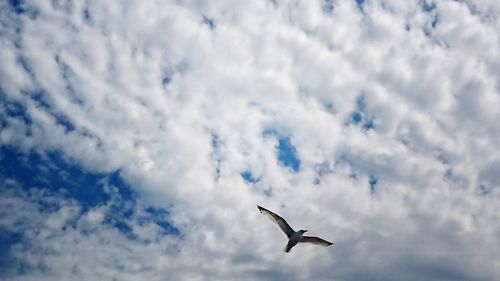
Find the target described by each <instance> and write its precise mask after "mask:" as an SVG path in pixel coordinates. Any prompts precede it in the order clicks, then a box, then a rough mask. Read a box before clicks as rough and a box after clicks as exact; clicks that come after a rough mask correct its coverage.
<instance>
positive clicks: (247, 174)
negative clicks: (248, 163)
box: [240, 171, 259, 184]
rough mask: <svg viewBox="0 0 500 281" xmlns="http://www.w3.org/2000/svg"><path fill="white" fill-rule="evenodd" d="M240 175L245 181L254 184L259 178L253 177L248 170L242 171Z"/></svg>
mask: <svg viewBox="0 0 500 281" xmlns="http://www.w3.org/2000/svg"><path fill="white" fill-rule="evenodd" d="M240 175H241V177H242V178H243V179H244V180H245V182H247V183H251V184H254V183H257V182H258V181H259V179H258V178H256V177H254V175H253V174H252V172H250V171H244V172H242V173H241V174H240Z"/></svg>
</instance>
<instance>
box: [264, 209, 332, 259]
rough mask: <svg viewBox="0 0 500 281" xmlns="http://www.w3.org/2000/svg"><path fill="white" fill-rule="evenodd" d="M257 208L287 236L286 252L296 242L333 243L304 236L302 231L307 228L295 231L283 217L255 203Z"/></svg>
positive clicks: (325, 244) (328, 244)
mask: <svg viewBox="0 0 500 281" xmlns="http://www.w3.org/2000/svg"><path fill="white" fill-rule="evenodd" d="M257 208H258V209H259V211H260V213H261V214H265V215H268V216H269V217H270V218H271V219H272V220H273V221H274V222H275V223H276V224H277V225H278V226H279V227H280V228H281V230H283V232H284V233H285V234H286V236H287V237H288V244H287V245H286V247H285V252H287V253H288V252H290V251H291V250H292V248H293V246H295V245H297V243H313V244H316V245H321V246H323V247H328V246H330V245H333V243H332V242H328V241H326V240H324V239H321V238H319V237H315V236H305V235H304V233H305V232H307V230H303V229H302V230H299V231H295V230H293V228H291V227H290V225H288V223H287V222H286V220H285V219H283V218H282V217H280V216H278V215H277V214H275V213H273V212H271V211H269V210H268V209H266V208H263V207H261V206H259V205H257Z"/></svg>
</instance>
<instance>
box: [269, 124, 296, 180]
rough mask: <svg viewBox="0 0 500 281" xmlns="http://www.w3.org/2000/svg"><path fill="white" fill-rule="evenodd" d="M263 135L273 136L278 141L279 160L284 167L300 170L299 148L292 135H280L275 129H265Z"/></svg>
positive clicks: (294, 170)
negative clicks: (293, 142)
mask: <svg viewBox="0 0 500 281" xmlns="http://www.w3.org/2000/svg"><path fill="white" fill-rule="evenodd" d="M263 136H264V137H272V138H275V139H276V140H277V141H278V143H277V145H276V149H277V150H278V151H277V153H278V155H277V157H278V162H279V163H280V164H281V165H283V166H284V167H288V168H290V169H291V170H292V171H293V172H295V173H297V172H299V170H300V159H299V157H298V156H297V149H296V148H295V146H294V145H293V144H292V142H291V140H290V137H289V136H282V135H280V134H279V133H278V131H277V130H275V129H267V130H265V131H264V133H263Z"/></svg>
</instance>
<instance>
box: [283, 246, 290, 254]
mask: <svg viewBox="0 0 500 281" xmlns="http://www.w3.org/2000/svg"><path fill="white" fill-rule="evenodd" d="M283 251H284V252H285V253H290V252H291V251H292V247H288V245H286V246H285V247H284V248H283Z"/></svg>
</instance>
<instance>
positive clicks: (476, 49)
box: [0, 0, 500, 280]
mask: <svg viewBox="0 0 500 281" xmlns="http://www.w3.org/2000/svg"><path fill="white" fill-rule="evenodd" d="M424 2H425V1H406V2H402V1H365V3H364V5H363V8H359V7H357V6H356V3H355V1H333V2H332V3H333V10H332V11H331V12H330V11H328V10H325V9H323V8H322V5H323V2H322V1H310V2H307V3H306V2H301V1H248V2H245V3H234V2H232V1H217V2H213V3H199V2H198V1H169V2H166V3H159V2H154V1H148V2H141V1H135V2H134V1H131V2H128V3H118V2H117V3H105V4H104V3H101V2H93V1H75V2H67V3H66V2H64V3H63V2H61V3H59V2H57V3H49V2H46V1H30V2H29V3H23V5H24V9H25V12H24V13H23V14H20V15H15V14H14V12H13V10H12V9H11V8H9V7H7V5H8V4H3V7H1V9H0V10H1V12H0V23H1V27H0V28H1V31H0V44H1V46H2V52H1V54H0V63H1V67H0V74H1V75H0V77H2V78H1V83H0V87H1V88H0V89H1V91H2V106H1V107H0V114H1V116H2V120H3V121H2V127H1V131H0V142H1V143H2V145H9V146H13V147H16V148H17V149H19V150H24V151H27V150H35V151H39V152H44V151H61V152H62V155H63V156H64V157H65V159H67V160H68V161H70V162H73V163H77V164H79V165H80V166H82V167H83V168H84V169H86V170H89V171H93V172H103V173H105V172H111V171H114V170H117V169H120V171H121V175H122V177H123V178H124V180H125V181H127V182H128V183H129V184H131V186H132V187H133V188H134V189H135V191H137V192H138V193H139V194H140V195H141V200H144V201H145V202H144V203H143V204H145V205H148V204H152V205H156V206H171V217H170V219H171V220H172V222H173V223H174V224H175V226H176V227H178V228H179V230H180V232H181V237H182V239H180V240H179V239H178V238H172V237H169V236H166V237H163V236H161V235H159V234H158V229H156V228H155V227H154V226H141V225H140V224H139V223H138V222H134V223H135V224H133V227H132V229H133V231H134V232H136V234H137V235H138V236H139V237H141V239H150V238H151V239H152V237H157V236H159V238H155V239H156V240H155V239H153V241H154V242H150V243H145V244H144V243H140V242H137V241H135V240H130V239H127V238H126V237H123V236H122V235H121V234H120V233H119V232H117V231H115V230H113V229H111V228H109V227H107V226H106V225H105V224H103V220H104V219H105V214H106V212H108V210H107V209H106V208H104V207H101V208H96V209H93V210H91V211H89V212H87V213H85V214H82V213H81V212H82V210H81V209H80V208H79V206H78V203H77V202H67V205H64V207H61V208H59V209H58V211H54V212H51V213H50V214H48V215H50V216H49V217H48V219H47V221H46V222H44V224H43V231H45V232H46V233H47V236H44V237H42V236H41V235H34V236H30V238H31V239H32V241H31V242H30V245H36V244H37V243H38V242H39V243H41V245H43V246H41V247H42V248H41V250H40V251H34V252H32V253H30V254H29V255H28V253H29V252H27V251H26V249H23V248H22V246H17V245H16V247H21V248H18V249H17V250H18V253H20V254H19V256H17V258H19V260H21V261H23V262H27V263H30V262H31V263H32V264H37V262H39V261H41V260H43V261H44V263H43V266H42V267H41V268H38V267H35V266H34V267H33V268H31V267H30V268H31V269H32V270H33V271H29V272H28V273H27V274H25V275H20V276H15V275H10V276H9V278H12V280H16V279H19V280H22V279H24V280H30V279H36V280H41V279H42V277H44V276H45V277H47V278H49V277H50V278H49V279H51V280H54V279H65V280H66V279H99V280H106V279H112V278H113V277H116V278H117V279H120V280H123V279H137V278H136V277H137V276H138V275H139V274H140V276H141V279H145V278H144V276H146V277H148V278H147V279H152V280H155V279H162V278H164V277H165V276H169V277H170V278H169V279H172V280H181V279H189V280H197V279H199V280H211V279H218V280H233V279H236V278H238V279H241V280H245V279H248V280H253V279H255V278H259V279H267V280H281V279H284V278H287V279H292V280H293V279H296V280H310V279H316V280H332V279H334V280H364V279H370V280H373V279H375V280H382V279H383V280H387V279H391V278H392V279H393V280H401V279H410V280H422V279H425V280H430V279H431V280H446V279H454V280H460V279H464V280H491V279H495V278H498V276H500V271H499V270H498V262H497V261H498V260H499V256H498V254H497V253H495V252H494V251H493V250H494V248H495V247H494V246H495V245H498V243H499V242H500V241H499V240H498V237H499V234H500V225H499V224H498V216H497V215H496V214H495V210H494V206H495V205H498V203H499V200H500V198H499V191H498V190H499V189H498V188H499V183H500V178H499V176H498V173H495V171H496V170H495V169H496V167H497V166H498V165H497V164H498V163H499V161H500V154H499V151H500V147H499V144H498V142H497V141H496V140H498V139H499V137H500V125H498V121H497V120H498V119H499V117H500V116H499V115H500V111H499V110H498V108H499V106H500V100H499V95H500V85H499V82H498V78H497V76H498V73H499V69H500V64H499V61H500V60H499V56H500V52H499V51H498V50H500V48H499V47H500V46H499V42H500V41H499V40H498V39H499V34H500V33H499V26H500V25H499V22H500V21H499V20H498V11H499V10H500V6H499V5H498V4H497V2H496V1H487V0H482V1H479V0H478V1H445V0H444V1H439V2H433V1H427V2H425V3H428V5H431V4H432V3H435V8H433V9H432V10H431V11H425V10H424V8H423V7H422V5H424V4H423V3H424ZM203 16H205V17H208V18H210V19H213V21H214V23H215V27H214V28H213V29H211V28H209V27H208V26H207V25H206V24H205V23H204V22H203ZM165 77H168V79H165ZM167 81H168V83H167ZM360 97H363V99H364V103H365V104H364V106H363V107H364V108H362V109H361V108H358V107H359V105H357V102H358V101H359V99H360ZM15 106H18V107H19V108H21V109H23V110H21V111H23V114H19V113H18V114H17V115H16V114H13V113H12V111H13V109H12V108H14V107H15ZM24 109H25V110H24ZM356 110H362V115H363V117H364V118H367V120H372V122H373V125H374V128H372V129H369V130H365V129H363V128H361V126H360V125H356V124H350V122H349V120H350V118H352V113H353V112H354V111H356ZM351 123H352V122H351ZM69 124H71V125H69ZM269 129H274V130H276V131H277V132H278V133H279V134H281V135H283V136H288V137H290V140H291V143H292V144H293V145H294V146H295V148H296V149H297V155H298V157H299V158H300V160H301V168H300V171H299V172H298V173H294V172H292V171H291V170H289V169H286V168H284V167H283V166H282V165H280V163H279V161H278V160H277V150H276V143H275V141H276V140H275V139H273V138H266V137H264V135H263V132H264V131H265V130H269ZM214 135H216V136H217V138H218V139H219V140H220V144H219V147H218V148H217V149H214V148H213V147H212V139H213V136H214ZM322 163H324V164H325V165H328V167H330V168H331V172H329V173H327V174H325V175H323V176H322V177H321V180H320V181H319V183H318V184H315V179H316V178H317V177H318V172H317V167H318V165H320V164H322ZM217 169H219V175H217ZM246 170H249V171H251V172H252V174H253V175H255V176H256V177H258V178H259V181H258V183H256V184H254V185H249V184H245V182H244V180H243V179H242V178H241V176H240V173H241V172H243V171H246ZM370 176H374V177H376V178H377V180H378V181H377V186H376V190H375V192H371V191H370V188H369V184H368V181H369V178H370ZM267 191H270V192H271V196H270V197H269V196H267V195H269V193H267V195H266V192H267ZM23 196H27V195H22V194H17V193H16V194H15V195H12V196H10V197H9V198H10V199H9V200H13V201H12V202H15V203H13V204H17V205H19V206H22V207H19V209H20V210H24V211H25V212H21V213H20V215H16V219H20V218H27V219H28V221H29V222H30V223H32V224H30V225H28V226H26V227H25V228H23V229H26V230H28V229H31V228H32V227H34V226H38V225H39V224H42V222H41V218H38V215H37V214H32V213H31V212H29V211H28V210H29V209H30V208H31V209H32V208H36V207H34V206H36V203H34V202H32V200H31V199H30V198H25V197H23ZM2 202H6V201H5V200H4V201H2ZM257 203H259V204H263V205H265V206H268V207H269V208H271V209H273V210H276V211H278V212H280V213H282V214H283V216H285V217H287V218H290V223H291V224H292V225H293V226H296V227H301V228H302V227H304V228H306V229H309V230H310V231H311V233H315V234H318V235H321V236H324V237H325V238H330V239H333V240H335V242H336V244H335V246H334V247H332V248H327V249H322V248H319V249H318V248H314V247H307V246H306V245H304V246H303V247H297V249H294V252H293V253H292V254H291V255H284V254H283V253H281V252H280V250H281V247H282V244H284V243H285V241H284V237H280V235H281V234H279V231H278V230H277V229H276V228H275V227H274V226H273V225H272V224H271V223H269V222H268V221H266V220H265V219H263V218H262V217H261V216H259V214H258V212H257V210H256V208H255V205H256V204H257ZM5 204H7V203H5ZM65 204H66V203H65ZM6 206H7V205H4V207H5V208H7V207H6ZM9 206H10V205H9ZM23 216H24V217H23ZM2 219H6V218H2ZM72 219H73V220H77V221H78V223H77V227H76V228H75V229H73V230H67V231H61V230H60V229H61V227H62V226H64V225H65V224H67V223H68V220H69V221H71V220H72ZM2 223H3V224H4V225H7V226H9V225H12V224H13V223H14V222H12V221H2ZM87 227H88V228H91V229H92V234H90V235H88V236H86V235H85V234H83V232H84V231H83V230H84V229H86V228H87ZM74 241H79V243H76V244H75V243H73V242H74ZM42 242H43V243H42ZM43 249H50V250H51V251H52V250H53V253H54V254H52V255H51V256H50V257H46V256H44V253H45V252H44V251H43ZM63 249H69V250H67V251H64V250H63ZM88 249H93V250H92V251H90V250H88ZM29 250H31V248H29ZM72 259H73V260H72ZM75 264H76V265H77V268H76V269H72V266H73V265H75ZM297 264H300V266H297ZM44 266H47V267H49V269H48V271H44V270H45V269H44ZM90 269H95V270H93V271H92V272H93V273H92V274H95V275H94V276H91V275H86V274H90V273H89V271H90ZM30 274H31V275H30ZM412 278H413V279H412Z"/></svg>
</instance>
